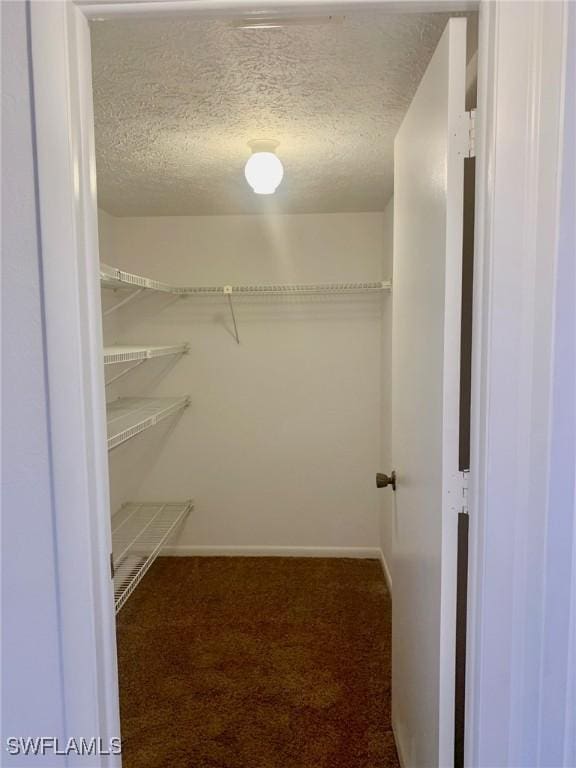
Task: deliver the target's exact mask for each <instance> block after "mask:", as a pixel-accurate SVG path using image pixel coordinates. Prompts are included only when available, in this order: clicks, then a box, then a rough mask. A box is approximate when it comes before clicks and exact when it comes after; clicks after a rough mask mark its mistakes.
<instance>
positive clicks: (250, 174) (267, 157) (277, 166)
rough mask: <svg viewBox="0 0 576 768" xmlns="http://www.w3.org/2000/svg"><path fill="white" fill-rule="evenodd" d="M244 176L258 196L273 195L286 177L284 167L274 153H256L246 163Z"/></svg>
mask: <svg viewBox="0 0 576 768" xmlns="http://www.w3.org/2000/svg"><path fill="white" fill-rule="evenodd" d="M244 175H245V176H246V181H247V182H248V184H250V186H251V187H252V189H253V190H254V192H255V193H256V194H257V195H273V194H274V192H276V190H277V188H278V185H279V184H280V182H281V181H282V178H283V176H284V166H283V165H282V163H281V162H280V158H279V157H278V156H277V155H275V154H274V152H254V154H253V155H251V156H250V157H249V158H248V160H247V162H246V166H245V168H244Z"/></svg>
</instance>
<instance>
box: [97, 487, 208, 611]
mask: <svg viewBox="0 0 576 768" xmlns="http://www.w3.org/2000/svg"><path fill="white" fill-rule="evenodd" d="M192 508H193V502H192V501H191V500H188V501H159V502H128V503H126V504H123V505H122V507H120V509H119V510H118V512H116V514H115V515H114V516H113V518H112V563H113V566H114V603H115V605H116V613H118V611H119V610H120V609H121V608H122V606H123V605H124V603H125V602H126V600H127V599H128V598H129V597H130V595H131V594H132V592H133V591H134V590H135V589H136V587H137V586H138V584H139V583H140V582H141V581H142V579H143V577H144V575H145V574H146V572H147V571H148V569H149V568H150V566H151V565H152V563H153V562H154V560H155V559H156V558H157V557H158V555H159V554H160V552H161V550H162V547H163V546H164V545H165V544H166V542H167V541H168V539H169V538H170V536H171V534H172V533H174V531H175V529H176V528H177V526H178V525H179V523H181V522H182V521H183V520H184V518H185V517H186V516H187V515H188V513H189V512H190V510H191V509H192Z"/></svg>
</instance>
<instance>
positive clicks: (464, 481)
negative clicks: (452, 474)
mask: <svg viewBox="0 0 576 768" xmlns="http://www.w3.org/2000/svg"><path fill="white" fill-rule="evenodd" d="M469 476H470V470H469V469H465V470H464V471H463V472H462V509H461V511H462V513H463V514H464V515H467V514H468V513H469V510H468V478H469Z"/></svg>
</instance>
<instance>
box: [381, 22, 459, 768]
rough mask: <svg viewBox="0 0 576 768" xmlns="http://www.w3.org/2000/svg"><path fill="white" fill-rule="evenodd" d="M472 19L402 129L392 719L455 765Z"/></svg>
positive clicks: (409, 753) (430, 759) (397, 196)
mask: <svg viewBox="0 0 576 768" xmlns="http://www.w3.org/2000/svg"><path fill="white" fill-rule="evenodd" d="M465 72H466V20H465V19H462V18H458V19H451V20H450V21H449V23H448V25H447V27H446V29H445V31H444V34H443V35H442V38H441V40H440V42H439V44H438V47H437V49H436V51H435V53H434V56H433V57H432V59H431V61H430V64H429V66H428V69H427V70H426V73H425V75H424V77H423V79H422V82H421V83H420V86H419V88H418V91H417V92H416V95H415V97H414V100H413V101H412V104H411V105H410V108H409V110H408V112H407V114H406V117H405V119H404V121H403V123H402V126H401V128H400V130H399V132H398V135H397V137H396V142H395V147H394V280H393V286H394V293H393V303H394V304H393V331H392V349H393V352H392V355H393V365H392V370H393V383H392V413H393V416H392V455H393V462H394V468H395V470H396V472H397V490H396V493H395V535H394V558H393V575H392V582H393V585H394V598H393V621H392V632H393V636H392V718H393V726H394V731H395V734H396V739H397V742H398V748H399V752H400V753H401V759H402V761H403V763H404V765H405V766H406V768H415V766H426V768H431V767H432V766H440V767H441V768H445V767H446V766H451V765H454V695H455V691H454V680H455V632H456V629H455V623H456V575H457V567H456V564H457V529H458V513H459V512H461V511H462V505H463V475H462V473H460V472H459V464H458V458H459V456H458V448H459V387H460V330H461V318H460V314H461V293H462V288H461V286H462V225H463V176H464V157H465V156H467V154H468V149H469V143H470V123H469V116H468V115H467V114H466V112H465Z"/></svg>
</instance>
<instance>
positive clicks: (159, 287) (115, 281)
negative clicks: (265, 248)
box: [100, 264, 392, 306]
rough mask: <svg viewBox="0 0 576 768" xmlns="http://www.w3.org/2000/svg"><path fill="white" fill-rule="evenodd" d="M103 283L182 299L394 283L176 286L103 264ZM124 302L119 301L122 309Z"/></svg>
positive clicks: (364, 288) (375, 289)
mask: <svg viewBox="0 0 576 768" xmlns="http://www.w3.org/2000/svg"><path fill="white" fill-rule="evenodd" d="M100 280H101V282H102V286H103V287H104V288H113V289H114V290H117V289H119V288H132V289H140V290H141V289H145V288H147V289H150V290H153V291H163V292H165V293H174V294H177V295H180V296H226V295H230V294H236V295H243V296H262V295H268V296H269V295H302V294H325V293H327V294H337V293H339V294H342V293H344V294H345V293H382V292H384V291H390V290H391V289H392V284H391V283H390V281H388V280H378V281H373V282H359V283H353V282H344V283H293V284H290V283H287V284H271V285H206V286H176V285H170V284H169V283H163V282H160V281H159V280H152V279H151V278H149V277H143V276H142V275H135V274H132V273H131V272H124V271H123V270H121V269H116V268H115V267H110V266H108V265H107V264H101V265H100ZM123 303H124V302H120V304H118V305H117V306H120V305H121V304H123Z"/></svg>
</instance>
